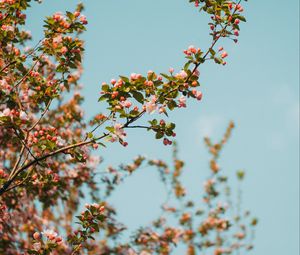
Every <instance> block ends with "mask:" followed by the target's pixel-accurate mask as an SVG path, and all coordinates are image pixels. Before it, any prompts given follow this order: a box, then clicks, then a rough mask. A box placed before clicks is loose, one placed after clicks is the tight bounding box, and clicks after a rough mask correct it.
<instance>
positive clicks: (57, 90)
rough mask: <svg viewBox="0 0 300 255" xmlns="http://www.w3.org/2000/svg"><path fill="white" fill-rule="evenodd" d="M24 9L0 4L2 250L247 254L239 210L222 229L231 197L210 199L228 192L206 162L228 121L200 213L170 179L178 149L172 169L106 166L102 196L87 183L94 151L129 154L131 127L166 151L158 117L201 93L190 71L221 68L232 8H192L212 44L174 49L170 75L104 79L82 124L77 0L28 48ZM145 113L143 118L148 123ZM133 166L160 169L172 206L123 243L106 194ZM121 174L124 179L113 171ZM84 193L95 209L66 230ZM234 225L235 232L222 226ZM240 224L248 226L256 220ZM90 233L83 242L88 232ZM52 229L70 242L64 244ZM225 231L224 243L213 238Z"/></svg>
mask: <svg viewBox="0 0 300 255" xmlns="http://www.w3.org/2000/svg"><path fill="white" fill-rule="evenodd" d="M30 2H31V1H30V0H3V1H1V3H0V8H1V12H0V25H1V32H0V39H1V50H0V56H1V57H0V68H1V69H0V76H1V78H0V88H1V92H0V93H1V94H0V95H1V98H0V125H1V128H0V137H1V145H0V146H1V154H0V156H1V159H2V160H1V161H2V162H1V164H2V165H0V167H1V168H0V184H1V188H0V196H1V197H0V203H1V212H0V213H1V216H2V217H1V219H0V234H1V241H0V251H1V252H2V253H4V254H17V253H19V254H23V253H24V252H25V253H31V254H49V253H50V252H53V253H54V254H85V253H87V252H89V253H90V254H136V253H140V254H153V253H158V254H169V253H170V252H171V251H172V248H173V246H174V244H176V243H178V242H183V243H185V244H186V245H187V247H188V254H195V253H196V250H197V249H199V250H200V251H201V252H202V251H203V252H205V250H207V251H210V249H211V250H214V253H215V254H226V253H228V254H230V253H232V252H233V250H239V249H240V248H245V249H251V248H252V246H251V245H250V246H249V245H248V243H247V242H245V240H246V237H247V231H248V228H247V227H246V225H244V224H242V223H241V220H242V218H243V217H242V214H241V211H240V209H239V208H238V209H237V214H236V215H235V216H234V219H232V220H231V221H230V220H229V219H227V218H226V217H227V207H229V208H232V205H231V203H230V199H229V198H228V206H227V205H224V204H220V203H219V202H220V201H218V199H217V198H219V197H220V192H221V191H220V190H218V188H217V186H218V187H219V186H220V187H222V186H224V187H225V188H226V192H228V190H229V187H227V184H226V183H227V181H226V177H224V176H219V167H218V165H217V163H216V160H217V158H218V155H219V151H220V150H221V148H222V146H223V145H224V144H225V142H226V141H227V139H228V137H229V134H230V132H231V129H232V127H233V124H230V126H229V128H228V130H227V132H226V134H225V136H224V139H223V140H222V141H221V142H220V143H218V144H212V143H211V142H210V140H209V139H206V144H207V146H208V147H209V149H210V152H211V153H212V155H213V159H212V160H211V163H210V167H211V171H212V178H211V179H209V180H208V181H207V183H206V185H205V195H204V202H205V204H206V207H207V210H204V211H199V210H196V211H193V209H192V208H193V207H194V205H193V202H191V201H185V200H184V196H185V189H184V187H183V186H182V185H181V182H180V179H179V177H180V175H181V171H182V167H183V162H182V161H180V160H179V159H178V158H177V154H176V148H175V149H174V150H175V151H174V167H173V170H170V169H169V167H168V166H167V164H166V163H164V162H162V161H157V160H147V159H145V158H143V157H138V158H137V159H135V160H134V163H133V164H131V165H124V166H121V167H120V169H119V170H118V169H109V171H108V173H105V174H104V175H103V177H102V178H101V181H102V186H101V187H100V192H99V187H98V186H97V185H96V182H95V179H96V178H98V175H97V172H96V166H97V164H98V163H99V162H100V159H99V158H97V157H96V156H94V155H93V153H92V150H96V149H98V147H99V146H100V147H105V146H107V145H108V143H109V142H119V143H120V144H121V145H122V146H127V142H126V129H129V128H140V129H145V130H147V131H152V132H154V134H155V138H156V139H162V142H163V144H164V145H170V144H172V141H171V140H172V137H174V136H176V133H175V123H172V122H167V121H166V120H164V119H162V117H161V116H166V117H168V112H170V111H173V110H175V109H178V108H182V107H186V100H187V99H196V100H201V98H202V93H201V91H199V90H197V88H198V87H199V86H200V83H199V77H200V72H199V67H200V65H202V64H203V63H205V62H206V61H209V60H212V61H214V62H216V63H217V64H222V65H225V64H226V62H225V58H226V57H227V55H228V54H227V52H226V51H225V50H224V49H223V47H221V46H218V42H219V40H220V39H222V38H229V39H232V40H233V41H234V42H237V37H238V36H239V23H240V21H245V18H244V17H243V16H242V15H241V13H242V12H243V7H242V5H241V1H238V2H232V1H190V2H192V3H193V4H194V5H195V7H196V8H197V9H199V10H201V11H203V12H206V13H208V14H210V15H211V22H210V23H209V26H210V29H211V34H210V35H211V37H212V42H211V46H210V47H209V48H208V49H207V50H201V49H200V48H196V47H194V46H190V47H188V49H186V50H185V51H184V54H185V57H186V59H187V60H186V63H185V65H184V66H183V68H182V70H180V71H178V72H175V70H173V69H172V68H170V70H169V72H168V73H161V74H157V73H155V72H153V71H149V72H148V73H147V74H146V75H142V74H136V73H132V74H131V75H130V76H129V77H125V76H120V77H119V79H118V80H115V79H112V80H111V81H110V82H109V83H103V84H102V89H101V96H100V98H99V103H101V104H104V103H105V104H106V105H107V111H106V112H104V113H99V114H97V115H96V116H95V117H94V118H93V119H91V120H90V121H88V122H86V121H85V119H84V116H83V111H82V109H81V108H80V104H81V102H82V100H83V97H82V95H81V94H80V93H79V91H80V86H79V84H78V81H79V79H80V75H81V73H82V66H81V63H82V57H83V51H84V42H83V41H82V40H81V39H80V34H81V33H82V32H83V31H84V30H85V25H86V24H87V22H88V21H87V19H86V17H85V16H84V15H82V14H81V13H82V11H83V5H82V4H79V5H78V6H77V9H76V10H75V11H73V12H66V13H65V14H62V13H55V14H53V15H52V16H50V17H47V18H46V19H45V25H44V27H45V30H44V38H41V40H39V42H38V43H37V44H36V45H35V47H33V48H28V47H26V42H27V41H28V40H29V39H31V35H30V33H29V32H26V31H24V30H22V27H23V26H24V24H25V20H26V15H25V14H24V11H25V10H26V9H27V8H29V7H30V5H29V4H30ZM216 47H218V48H217V49H215V48H216ZM147 114H150V116H153V117H152V118H151V119H150V120H149V118H150V116H148V117H146V116H145V115H147ZM158 115H159V116H158ZM143 162H144V163H145V162H146V164H148V165H153V166H156V167H157V168H158V169H159V172H160V174H161V179H162V181H163V183H164V184H165V185H166V187H167V188H168V190H169V191H168V192H169V193H168V194H170V200H171V201H172V200H174V201H175V200H178V203H179V205H180V206H179V207H178V208H177V206H176V207H174V208H173V207H171V208H170V207H168V205H164V206H163V213H162V218H159V219H158V220H157V221H155V222H154V224H153V226H151V227H150V226H149V227H147V228H141V229H140V230H139V231H137V233H135V234H134V238H133V239H132V240H131V241H129V242H126V243H121V242H120V241H118V240H119V239H118V237H119V234H120V233H121V232H122V231H123V230H124V229H125V227H124V226H123V225H122V224H121V223H119V222H118V221H117V219H116V218H115V214H116V211H115V210H114V209H113V208H112V207H111V206H110V205H109V204H108V203H107V197H108V196H109V195H110V194H111V192H112V191H113V189H114V188H115V186H117V184H118V183H119V182H120V181H122V180H123V179H124V178H125V176H127V175H128V176H129V175H130V174H131V173H132V172H134V171H135V170H136V169H137V168H138V167H140V166H141V165H142V164H143ZM122 172H123V173H126V174H123V175H120V173H122ZM238 177H239V179H242V178H243V173H242V172H239V173H238ZM86 186H87V187H86ZM87 190H89V191H90V195H91V197H92V199H93V200H95V201H97V202H98V203H96V204H91V205H86V210H85V211H83V212H82V213H81V215H80V216H78V217H77V218H78V220H79V224H80V225H81V226H80V227H79V228H76V227H75V228H74V224H73V223H74V217H73V216H74V214H76V212H77V210H78V209H80V208H82V206H81V205H80V204H79V201H80V198H84V197H85V194H86V192H87ZM102 190H103V194H102V192H101V191H102ZM228 195H229V194H228ZM221 197H222V196H221ZM168 202H169V201H168ZM165 214H171V215H172V216H174V218H175V219H177V220H179V225H178V226H177V225H176V224H175V225H174V224H171V225H170V224H169V223H168V222H167V218H165V217H163V216H164V215H165ZM198 216H199V217H198ZM244 216H245V217H247V216H248V213H246V214H245V215H244ZM201 217H203V218H201ZM194 218H198V219H197V220H196V219H195V220H194ZM168 219H169V217H168ZM233 223H235V224H236V226H237V228H238V229H236V231H233V230H232V228H231V227H230V226H231V224H233ZM250 224H252V225H255V224H256V220H252V222H250ZM99 231H100V235H99V236H98V237H97V238H96V240H95V241H93V240H94V237H93V236H92V235H93V234H94V232H99ZM57 232H59V233H61V235H62V236H63V235H64V236H68V237H67V238H63V237H61V236H59V235H58V234H57ZM225 232H227V233H228V235H230V237H229V236H228V237H226V236H225V235H223V233H225ZM251 242H252V239H251V240H250V244H251Z"/></svg>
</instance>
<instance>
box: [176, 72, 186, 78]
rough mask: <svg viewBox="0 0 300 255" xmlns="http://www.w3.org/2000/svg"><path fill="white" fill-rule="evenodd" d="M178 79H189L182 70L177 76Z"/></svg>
mask: <svg viewBox="0 0 300 255" xmlns="http://www.w3.org/2000/svg"><path fill="white" fill-rule="evenodd" d="M175 76H176V78H178V79H185V78H186V77H187V73H186V72H185V71H184V70H181V71H180V72H179V73H178V74H176V75H175Z"/></svg>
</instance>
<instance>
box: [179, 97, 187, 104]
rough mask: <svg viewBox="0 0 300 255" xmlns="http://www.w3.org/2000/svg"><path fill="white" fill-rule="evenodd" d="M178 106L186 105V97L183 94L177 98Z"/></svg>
mask: <svg viewBox="0 0 300 255" xmlns="http://www.w3.org/2000/svg"><path fill="white" fill-rule="evenodd" d="M178 101H179V107H186V98H185V96H181V97H180V98H179V99H178Z"/></svg>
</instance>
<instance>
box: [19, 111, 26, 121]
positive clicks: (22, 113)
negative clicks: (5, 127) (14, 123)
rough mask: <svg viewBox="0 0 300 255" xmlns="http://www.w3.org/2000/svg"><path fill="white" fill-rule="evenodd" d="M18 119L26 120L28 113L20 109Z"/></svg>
mask: <svg viewBox="0 0 300 255" xmlns="http://www.w3.org/2000/svg"><path fill="white" fill-rule="evenodd" d="M20 119H21V120H28V115H27V113H26V112H24V111H21V112H20Z"/></svg>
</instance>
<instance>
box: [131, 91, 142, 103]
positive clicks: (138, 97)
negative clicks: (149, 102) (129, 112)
mask: <svg viewBox="0 0 300 255" xmlns="http://www.w3.org/2000/svg"><path fill="white" fill-rule="evenodd" d="M131 94H132V96H133V97H134V98H135V100H136V101H138V102H139V103H141V104H143V103H144V96H143V94H142V93H140V92H137V91H131Z"/></svg>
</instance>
